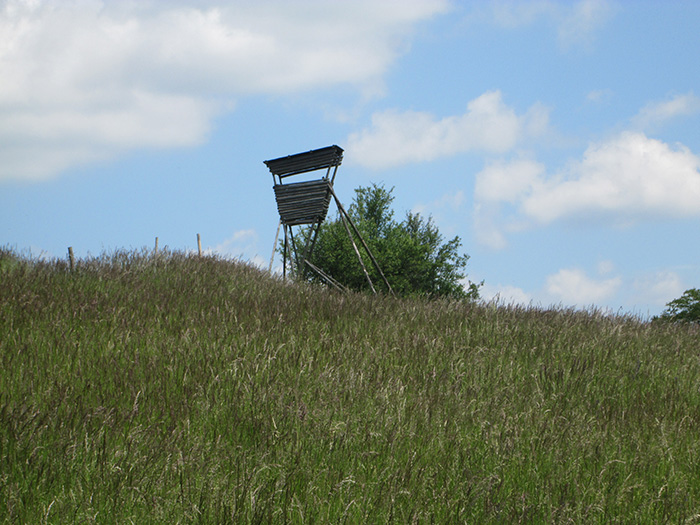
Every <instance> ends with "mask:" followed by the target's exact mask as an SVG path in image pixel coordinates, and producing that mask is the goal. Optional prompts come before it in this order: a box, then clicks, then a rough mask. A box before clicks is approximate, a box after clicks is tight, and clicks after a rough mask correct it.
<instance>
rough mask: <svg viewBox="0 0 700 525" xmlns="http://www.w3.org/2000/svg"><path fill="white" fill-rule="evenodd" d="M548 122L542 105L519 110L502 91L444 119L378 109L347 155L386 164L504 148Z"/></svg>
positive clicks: (353, 137)
mask: <svg viewBox="0 0 700 525" xmlns="http://www.w3.org/2000/svg"><path fill="white" fill-rule="evenodd" d="M548 121H549V118H548V110H547V109H546V108H544V107H542V106H541V105H539V104H536V105H534V106H532V107H531V108H530V110H529V111H528V112H527V113H526V114H524V115H517V114H516V113H515V111H514V110H513V109H512V108H510V107H508V106H507V105H506V104H505V103H504V102H503V100H502V96H501V92H500V91H489V92H486V93H484V94H483V95H481V96H479V97H477V98H475V99H474V100H472V101H470V102H469V103H468V104H467V110H466V112H465V113H464V114H462V115H456V116H449V117H444V118H442V119H437V118H436V117H435V116H434V115H432V114H430V113H426V112H419V111H405V112H399V111H396V110H388V111H384V112H381V113H375V114H374V115H373V116H372V125H371V127H370V128H369V129H365V130H363V131H360V132H358V133H353V134H351V135H350V136H349V137H348V140H347V144H348V147H347V150H348V153H347V157H348V159H352V160H353V161H354V162H357V163H359V164H362V165H364V166H367V167H371V168H375V169H381V168H388V167H392V166H398V165H401V164H408V163H412V162H423V161H430V160H434V159H437V158H440V157H445V156H449V155H454V154H457V153H463V152H467V151H486V152H493V153H503V152H506V151H508V150H511V149H512V148H513V147H515V146H516V145H517V144H519V143H520V142H522V141H523V140H525V139H526V138H529V137H532V136H536V135H538V134H541V133H543V132H544V131H545V130H546V128H547V125H548Z"/></svg>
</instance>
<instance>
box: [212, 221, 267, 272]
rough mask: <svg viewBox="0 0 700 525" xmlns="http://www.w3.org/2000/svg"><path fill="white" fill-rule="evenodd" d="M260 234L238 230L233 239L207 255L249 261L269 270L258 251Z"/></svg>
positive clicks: (219, 245)
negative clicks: (212, 254)
mask: <svg viewBox="0 0 700 525" xmlns="http://www.w3.org/2000/svg"><path fill="white" fill-rule="evenodd" d="M258 241H259V237H258V232H257V231H255V230H253V229H250V230H238V231H237V232H235V233H234V234H233V235H232V236H231V237H229V238H228V239H225V240H224V241H223V242H221V243H219V244H217V245H216V246H215V247H214V248H211V249H208V250H206V252H207V253H215V254H217V255H221V256H223V257H235V258H237V259H241V260H244V261H248V262H250V263H252V264H254V265H255V266H259V267H260V268H267V267H268V265H269V261H266V260H265V259H264V258H263V257H262V256H261V255H260V254H259V251H258Z"/></svg>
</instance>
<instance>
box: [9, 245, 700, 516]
mask: <svg viewBox="0 0 700 525" xmlns="http://www.w3.org/2000/svg"><path fill="white" fill-rule="evenodd" d="M699 336H700V334H698V331H697V329H693V328H692V327H687V326H686V327H684V326H672V325H653V324H649V323H644V322H641V321H639V320H636V319H634V318H629V317H613V316H604V315H601V314H600V313H597V312H575V311H570V310H559V311H557V310H539V309H536V308H516V307H495V306H483V305H476V304H472V303H468V302H449V301H429V300H421V299H414V300H408V299H395V298H390V297H385V296H379V297H371V296H367V295H341V294H338V293H334V292H331V291H329V290H326V289H323V288H316V287H310V286H305V285H293V284H290V283H284V282H282V281H281V280H279V279H276V278H272V277H270V276H269V275H267V274H265V273H264V272H261V271H259V270H257V269H255V268H253V267H250V266H247V265H245V264H241V263H237V262H231V261H225V260H221V259H218V258H215V257H203V258H198V257H196V256H189V255H185V254H181V253H165V254H163V255H162V256H160V257H159V258H158V259H155V258H154V257H152V256H150V255H148V254H146V253H134V252H118V253H114V254H106V255H102V256H100V257H97V258H94V259H89V260H82V261H79V262H78V265H77V267H76V269H75V270H74V271H73V272H71V271H69V269H68V268H67V265H66V264H65V263H63V262H61V261H51V262H41V261H30V260H26V259H23V258H21V257H19V256H17V255H15V254H13V253H12V252H11V251H8V250H3V251H0V365H1V366H2V374H0V473H1V477H0V520H1V521H3V522H7V523H9V522H13V523H14V522H24V523H40V522H42V521H46V522H52V523H65V522H85V521H87V522H91V521H96V522H103V521H109V522H120V523H122V522H128V521H129V520H133V522H135V523H144V522H172V523H175V522H192V521H201V522H227V521H228V522H230V521H233V522H242V523H250V522H256V523H259V522H263V523H267V522H275V523H283V522H293V523H326V522H330V523H336V522H348V523H383V522H389V521H394V522H396V523H410V522H428V521H435V522H439V523H448V522H470V523H479V522H482V523H483V522H517V521H523V522H533V521H536V522H564V521H567V520H572V521H574V522H578V523H581V522H591V521H593V522H610V521H613V522H615V521H618V522H622V521H624V522H637V523H641V522H648V523H651V522H663V521H680V522H685V523H694V522H698V521H700V475H699V474H698V473H700V440H698V439H697V436H698V432H699V431H700V351H699V350H700V338H699Z"/></svg>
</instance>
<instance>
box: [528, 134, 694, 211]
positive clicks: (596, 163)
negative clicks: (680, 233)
mask: <svg viewBox="0 0 700 525" xmlns="http://www.w3.org/2000/svg"><path fill="white" fill-rule="evenodd" d="M699 170H700V157H698V156H696V155H694V154H693V153H692V152H691V151H690V150H688V148H686V147H684V146H682V145H677V146H676V147H671V146H669V145H668V144H666V143H664V142H662V141H660V140H656V139H651V138H648V137H647V136H646V135H644V134H642V133H632V132H625V133H622V134H621V135H619V136H618V137H615V138H613V139H611V140H609V141H607V142H603V143H600V144H594V145H592V146H590V147H589V148H588V149H587V150H586V152H585V153H584V155H583V159H582V160H581V161H579V162H577V163H574V164H572V165H571V167H570V169H569V170H568V173H565V174H564V175H559V176H557V177H554V178H552V179H550V180H547V181H544V182H543V183H542V184H539V185H533V187H532V192H531V194H530V195H529V196H527V197H526V198H525V199H524V200H523V202H522V210H523V211H524V213H525V214H526V215H528V216H529V217H532V218H534V219H535V220H537V221H539V222H543V223H547V222H551V221H553V220H556V219H560V218H563V217H570V216H576V215H590V214H591V213H595V214H606V215H607V214H609V215H613V216H618V217H623V218H625V219H632V220H634V219H637V218H639V217H643V216H673V217H682V216H694V215H699V214H700V207H698V202H700V171H699Z"/></svg>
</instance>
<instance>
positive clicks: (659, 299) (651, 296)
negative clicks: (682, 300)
mask: <svg viewBox="0 0 700 525" xmlns="http://www.w3.org/2000/svg"><path fill="white" fill-rule="evenodd" d="M632 288H633V290H634V292H635V294H636V297H635V300H636V302H638V303H642V304H651V305H655V306H659V307H663V306H665V305H666V304H667V303H668V302H669V301H672V300H673V299H676V298H677V297H680V296H681V295H682V294H683V292H684V291H685V287H684V286H683V282H682V279H681V278H680V276H679V275H678V274H677V273H675V272H673V271H670V270H664V271H660V272H655V273H650V274H646V275H643V276H640V277H638V278H636V279H635V280H634V282H633V283H632Z"/></svg>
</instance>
